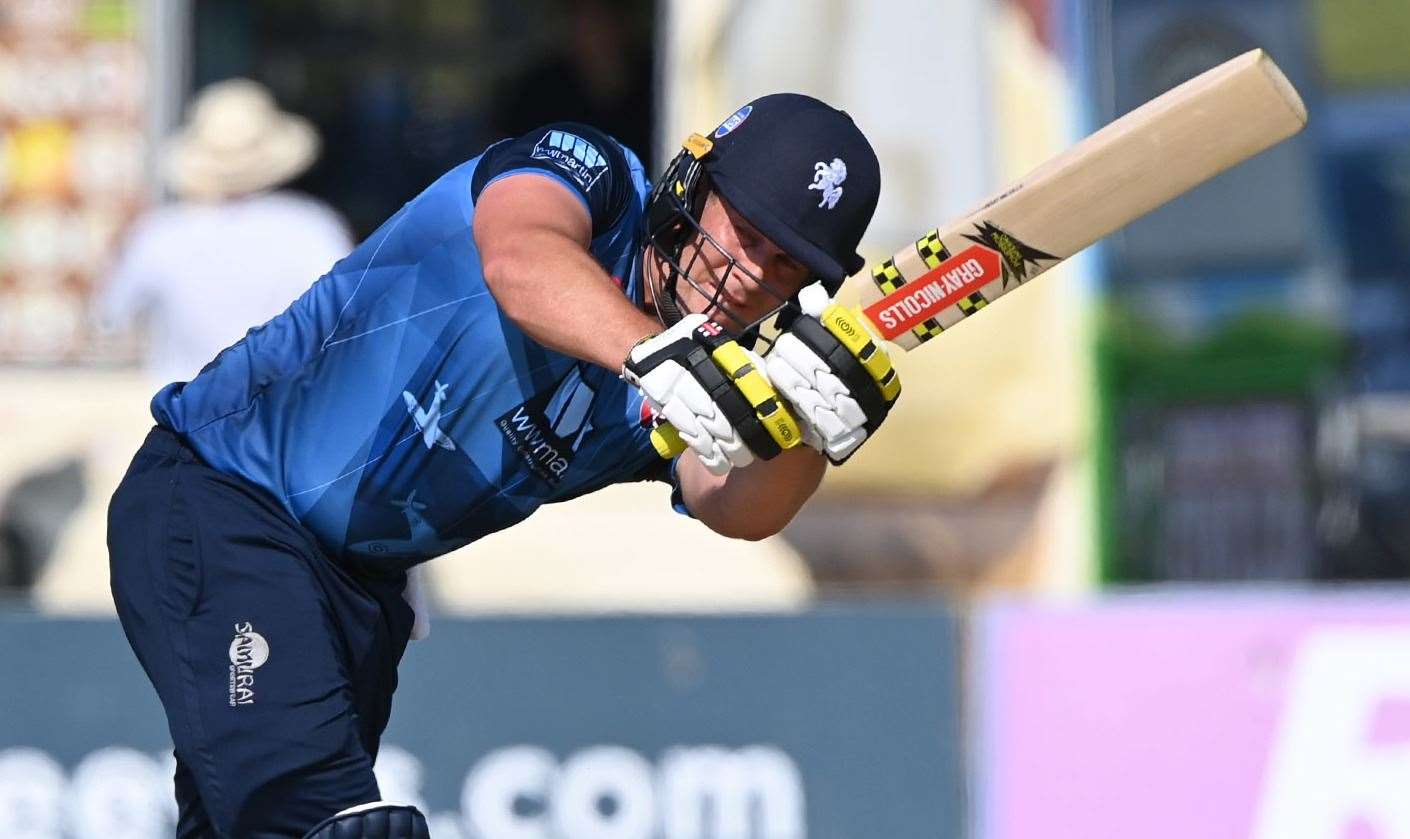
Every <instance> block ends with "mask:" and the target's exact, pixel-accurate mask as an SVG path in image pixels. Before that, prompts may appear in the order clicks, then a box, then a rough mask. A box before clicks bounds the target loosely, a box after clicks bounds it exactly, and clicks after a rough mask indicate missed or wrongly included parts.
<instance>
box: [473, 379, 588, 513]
mask: <svg viewBox="0 0 1410 839" xmlns="http://www.w3.org/2000/svg"><path fill="white" fill-rule="evenodd" d="M595 396H597V392H596V391H595V390H593V388H592V386H591V385H590V384H588V383H587V382H586V381H584V380H583V377H582V370H581V368H578V367H575V368H573V370H572V371H571V372H569V373H568V375H567V376H565V377H563V379H562V381H560V382H559V383H558V385H557V386H556V387H554V389H553V390H551V391H548V392H546V393H540V394H538V395H536V396H534V397H531V398H530V399H529V400H527V401H526V402H524V404H522V405H519V406H518V407H516V408H514V409H513V410H511V411H509V412H507V413H505V414H504V415H503V416H501V417H500V418H499V419H497V420H495V425H496V426H497V427H498V428H499V432H500V433H501V434H503V435H504V439H505V440H506V441H507V442H508V443H509V446H510V448H512V449H513V450H514V452H515V453H516V454H517V455H519V458H520V459H521V460H523V461H524V465H525V466H527V467H529V471H531V472H533V473H534V474H535V475H537V476H538V477H539V478H540V479H541V480H543V481H544V482H545V483H547V484H549V485H550V486H558V484H559V483H561V482H562V480H563V475H564V474H565V473H566V472H567V471H568V467H569V466H571V465H572V464H573V457H574V456H575V455H576V454H577V452H578V447H579V446H581V445H582V443H583V438H584V437H586V436H587V434H588V432H589V431H591V430H592V427H593V426H592V401H593V398H594V397H595Z"/></svg>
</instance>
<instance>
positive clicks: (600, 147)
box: [470, 122, 633, 238]
mask: <svg viewBox="0 0 1410 839" xmlns="http://www.w3.org/2000/svg"><path fill="white" fill-rule="evenodd" d="M523 172H532V173H536V174H541V175H544V176H546V177H550V178H553V179H554V180H557V181H559V182H560V183H562V184H563V185H564V186H566V187H568V189H570V190H572V191H573V193H574V194H576V195H577V196H578V197H579V198H580V199H581V200H582V202H583V205H584V206H585V207H587V211H588V215H589V217H591V218H592V235H593V238H596V237H598V236H600V235H602V234H603V233H606V232H607V231H609V230H611V229H612V227H613V226H614V225H615V224H616V223H617V222H618V221H620V220H621V219H622V216H623V214H624V213H625V212H626V210H627V206H628V203H629V202H630V199H631V197H632V194H633V192H632V179H631V170H630V167H629V164H628V162H627V157H626V155H625V154H624V153H623V152H622V147H621V146H620V145H619V144H618V143H617V141H616V140H614V139H612V138H611V137H610V136H608V135H607V134H605V133H603V132H601V131H598V130H597V129H596V128H593V127H591V126H588V125H583V124H581V123H574V122H555V123H550V124H548V125H545V126H544V127H542V128H537V129H535V130H533V131H530V132H529V133H527V134H525V135H523V136H521V137H517V138H514V139H510V140H503V141H501V142H499V143H496V144H495V145H493V146H491V147H490V148H489V149H488V150H487V151H486V152H485V154H484V157H483V159H482V160H481V161H480V165H479V166H478V167H476V169H475V176H474V178H473V180H472V181H471V182H470V196H471V200H479V197H480V193H481V192H482V191H483V190H484V188H485V187H487V186H489V185H490V184H492V183H494V182H495V181H497V180H499V179H500V178H504V177H508V176H509V175H514V174H519V173H523Z"/></svg>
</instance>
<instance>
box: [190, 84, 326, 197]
mask: <svg viewBox="0 0 1410 839" xmlns="http://www.w3.org/2000/svg"><path fill="white" fill-rule="evenodd" d="M318 147H319V142H318V132H317V131H315V130H314V128H313V125H312V123H310V122H309V121H308V120H306V119H304V118H303V117H300V116H296V115H294V114H289V113H285V112H283V111H281V110H279V107H278V106H277V105H276V104H275V103H274V97H273V96H272V95H270V93H269V91H268V90H267V89H266V88H265V87H264V85H261V84H259V83H258V82H253V81H250V80H249V79H228V80H226V81H223V82H216V83H215V84H213V85H210V86H209V87H206V88H205V89H204V90H202V91H201V93H200V95H198V96H197V97H196V101H195V103H194V104H192V106H191V110H190V114H189V116H188V118H187V121H186V124H185V125H184V126H182V127H181V129H180V130H179V131H177V132H176V133H175V134H174V135H173V136H172V137H171V138H170V140H168V142H167V148H166V158H165V161H164V165H165V174H166V179H167V183H168V184H169V185H170V186H171V188H172V190H173V191H174V192H176V193H177V194H178V195H181V196H182V197H185V198H196V199H219V198H231V197H235V196H239V195H247V194H249V193H252V192H259V191H260V190H263V189H269V188H271V187H275V186H278V185H279V184H282V183H284V182H285V181H288V180H290V179H292V178H295V177H297V176H298V175H299V174H301V173H303V172H304V171H305V170H306V169H308V167H309V166H311V165H313V161H314V159H315V158H317V157H318Z"/></svg>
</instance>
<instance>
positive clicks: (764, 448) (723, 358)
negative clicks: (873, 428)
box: [622, 314, 799, 475]
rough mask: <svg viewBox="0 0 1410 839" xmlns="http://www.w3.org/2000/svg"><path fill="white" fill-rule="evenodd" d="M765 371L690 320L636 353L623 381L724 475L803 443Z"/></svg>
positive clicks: (708, 326) (700, 319) (711, 328)
mask: <svg viewBox="0 0 1410 839" xmlns="http://www.w3.org/2000/svg"><path fill="white" fill-rule="evenodd" d="M763 369H764V363H763V359H762V358H760V357H759V356H758V355H756V354H754V353H752V352H750V351H748V350H745V349H744V348H743V347H741V346H739V344H737V343H735V341H734V340H733V339H732V338H730V336H729V335H727V334H726V333H725V332H724V330H723V329H722V328H721V327H720V326H719V325H718V324H716V323H714V322H712V321H708V320H706V318H705V316H704V315H700V314H693V315H687V316H686V317H684V318H682V319H681V321H680V322H679V323H677V324H676V325H675V326H672V327H671V328H670V329H667V330H666V331H665V332H662V333H660V334H658V335H653V336H651V337H650V338H647V339H645V340H643V341H641V342H640V343H638V344H637V345H636V346H635V347H633V348H632V350H631V352H630V353H628V355H627V360H626V362H625V364H624V365H623V367H622V378H623V379H625V380H626V381H627V382H629V383H631V384H633V385H635V386H636V387H637V388H638V389H639V390H640V391H641V392H642V397H643V399H644V400H645V402H646V404H647V407H649V408H651V409H652V410H653V411H655V412H656V413H657V415H658V416H661V417H663V418H665V420H666V421H667V422H669V423H670V424H671V425H672V426H674V427H675V430H676V432H677V434H679V436H680V438H681V440H682V441H684V443H685V444H686V445H687V446H689V447H690V449H691V450H692V451H694V452H695V454H696V455H697V456H698V457H699V458H700V462H701V463H702V464H704V466H705V468H706V469H708V470H709V471H710V472H711V474H715V475H723V474H725V473H726V472H728V471H729V470H731V469H734V468H737V467H741V466H748V465H749V464H750V463H753V462H754V459H755V458H756V457H758V458H761V459H763V460H768V459H770V458H772V457H774V456H775V455H777V454H778V453H779V452H780V451H782V449H784V448H787V447H788V446H791V445H796V444H797V442H798V436H799V432H798V426H797V424H796V423H795V422H794V420H793V418H792V417H791V416H789V414H788V411H787V410H784V409H783V407H782V401H781V400H780V399H779V395H778V393H777V392H776V391H775V390H774V388H773V386H772V385H771V384H769V381H768V379H767V377H765V375H764V373H763Z"/></svg>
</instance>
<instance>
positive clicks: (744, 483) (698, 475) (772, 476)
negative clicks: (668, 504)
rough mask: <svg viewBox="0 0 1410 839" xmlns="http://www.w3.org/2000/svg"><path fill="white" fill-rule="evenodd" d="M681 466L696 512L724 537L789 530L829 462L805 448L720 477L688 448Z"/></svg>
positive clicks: (691, 506) (685, 490) (760, 536)
mask: <svg viewBox="0 0 1410 839" xmlns="http://www.w3.org/2000/svg"><path fill="white" fill-rule="evenodd" d="M678 468H679V474H680V481H681V493H682V496H683V497H684V499H685V505H686V507H687V508H689V509H690V512H691V514H692V515H694V516H695V517H696V518H697V519H699V520H700V521H701V522H702V523H703V524H705V525H706V526H707V527H709V528H710V529H711V530H713V531H715V532H716V533H719V534H721V535H724V536H729V537H732V538H735V539H763V538H766V537H769V536H772V535H774V534H775V533H778V532H779V531H781V530H783V528H784V527H785V526H786V525H787V524H788V523H789V522H790V521H792V520H793V517H794V516H795V515H797V513H798V511H799V510H801V509H802V508H803V505H804V504H805V503H806V502H807V501H808V499H809V498H811V497H812V495H813V493H814V492H815V491H816V490H817V488H818V484H819V483H820V482H821V481H822V477H823V472H824V471H826V469H827V460H826V459H825V458H823V456H822V455H820V454H818V453H817V452H815V451H813V450H812V449H809V448H806V447H803V446H799V447H797V448H793V449H789V450H788V451H786V452H784V453H783V454H780V455H779V456H778V457H776V458H774V459H773V460H761V461H755V462H754V463H752V464H750V465H749V466H746V467H744V468H742V469H733V470H730V472H729V473H727V474H725V475H722V476H717V475H712V474H710V472H709V471H708V470H706V469H705V467H704V466H703V465H702V464H701V463H700V461H699V460H697V459H696V458H695V456H694V455H693V454H691V453H689V452H687V453H686V454H684V455H681V460H680V464H679V467H678Z"/></svg>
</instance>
